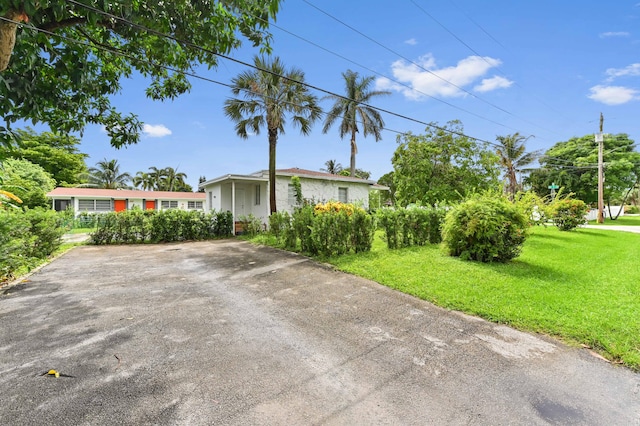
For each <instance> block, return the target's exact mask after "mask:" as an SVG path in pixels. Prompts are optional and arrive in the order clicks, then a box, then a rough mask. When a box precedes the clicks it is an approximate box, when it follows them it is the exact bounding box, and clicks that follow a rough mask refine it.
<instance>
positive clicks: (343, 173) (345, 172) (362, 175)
mask: <svg viewBox="0 0 640 426" xmlns="http://www.w3.org/2000/svg"><path fill="white" fill-rule="evenodd" d="M338 174H339V175H340V176H351V170H344V169H343V170H340V172H339V173H338ZM355 177H357V178H358V179H367V180H368V179H369V178H370V177H371V172H368V171H366V170H362V169H356V174H355Z"/></svg>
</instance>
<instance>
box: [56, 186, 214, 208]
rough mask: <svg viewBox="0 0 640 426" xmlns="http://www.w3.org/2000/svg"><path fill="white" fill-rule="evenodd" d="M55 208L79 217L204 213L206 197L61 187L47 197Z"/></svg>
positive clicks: (167, 192)
mask: <svg viewBox="0 0 640 426" xmlns="http://www.w3.org/2000/svg"><path fill="white" fill-rule="evenodd" d="M47 197H49V198H50V199H51V203H52V207H53V209H54V210H56V211H63V210H66V209H67V208H69V207H71V208H72V209H73V211H74V212H75V214H76V215H78V214H79V213H82V212H87V213H100V212H113V211H116V212H118V211H123V210H131V209H133V208H139V209H144V210H168V209H181V210H203V209H204V203H205V198H206V194H204V193H201V192H169V191H137V190H130V189H96V188H62V187H58V188H56V189H54V190H53V191H51V192H49V193H48V194H47Z"/></svg>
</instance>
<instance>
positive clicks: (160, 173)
mask: <svg viewBox="0 0 640 426" xmlns="http://www.w3.org/2000/svg"><path fill="white" fill-rule="evenodd" d="M164 171H165V169H159V168H157V167H149V173H148V175H149V179H150V180H151V184H152V189H154V190H156V191H162V190H163V189H162V187H163V183H162V182H163V180H164V178H165V176H164Z"/></svg>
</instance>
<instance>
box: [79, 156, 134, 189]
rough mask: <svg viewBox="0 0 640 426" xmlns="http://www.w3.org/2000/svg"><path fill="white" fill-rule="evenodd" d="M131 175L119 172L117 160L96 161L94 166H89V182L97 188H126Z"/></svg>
mask: <svg viewBox="0 0 640 426" xmlns="http://www.w3.org/2000/svg"><path fill="white" fill-rule="evenodd" d="M130 180H131V175H130V174H129V173H127V172H124V173H120V165H119V164H118V160H115V159H114V160H107V159H106V158H105V159H104V160H102V161H98V162H97V163H96V166H95V167H90V168H89V184H90V185H91V186H94V187H97V188H105V189H118V188H127V187H128V184H127V183H128V182H129V181H130Z"/></svg>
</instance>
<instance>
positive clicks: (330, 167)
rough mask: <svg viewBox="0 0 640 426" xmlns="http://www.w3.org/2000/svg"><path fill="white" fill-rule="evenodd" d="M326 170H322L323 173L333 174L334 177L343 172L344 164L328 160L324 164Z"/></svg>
mask: <svg viewBox="0 0 640 426" xmlns="http://www.w3.org/2000/svg"><path fill="white" fill-rule="evenodd" d="M324 166H325V168H324V169H320V171H321V172H327V173H331V174H332V175H337V174H338V173H340V172H341V171H342V164H340V163H338V162H337V161H336V160H328V161H326V162H325V163H324Z"/></svg>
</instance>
